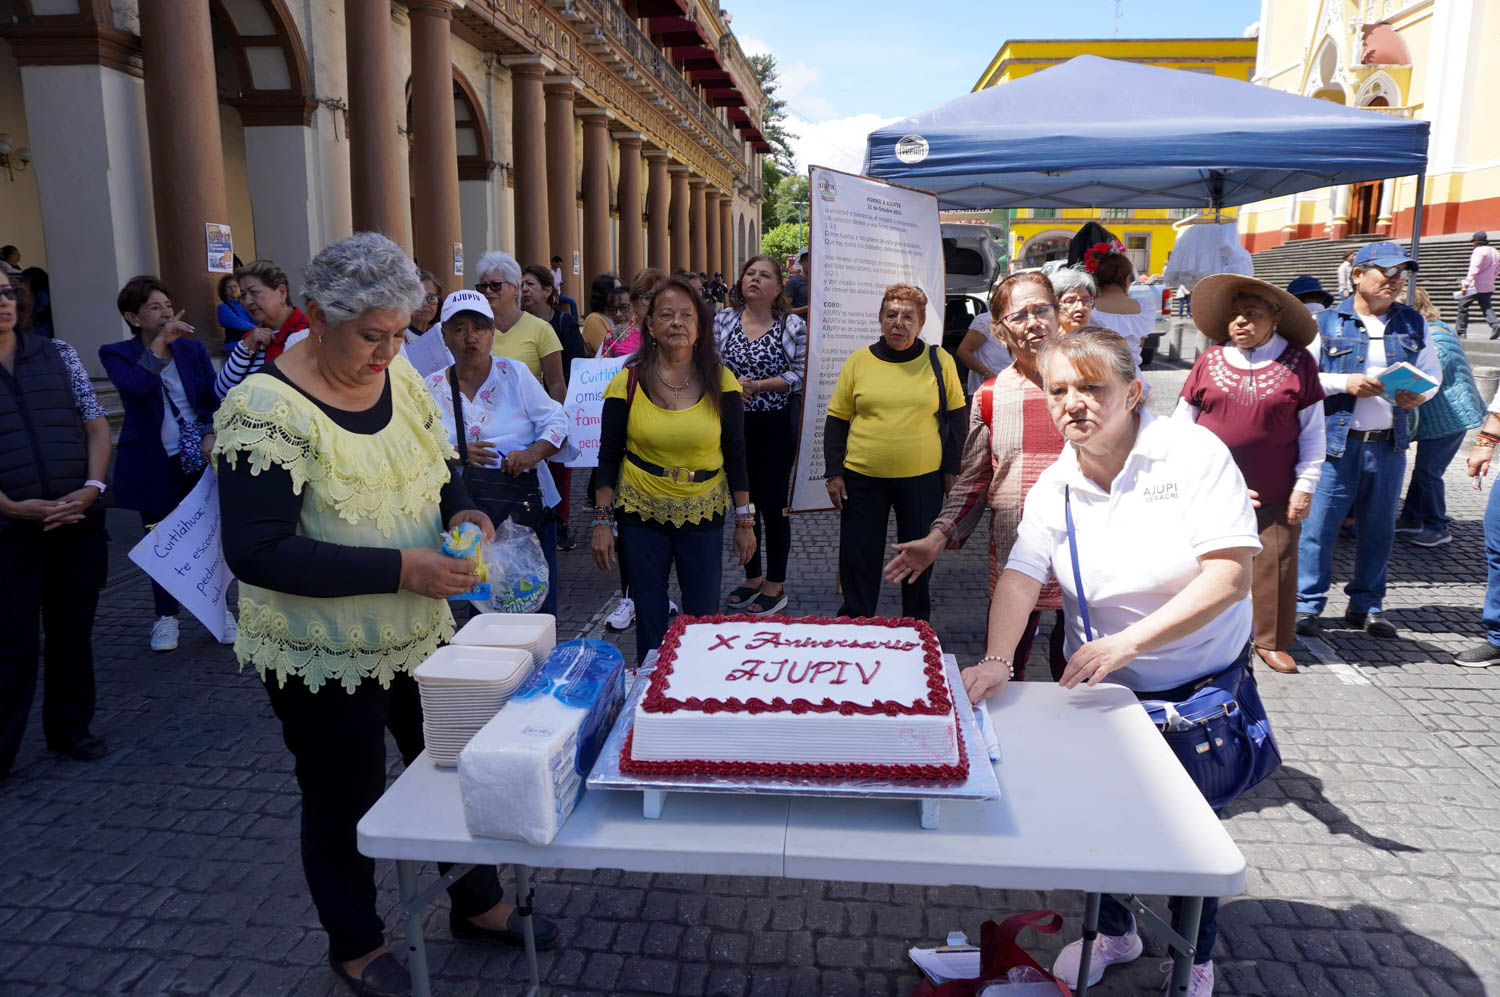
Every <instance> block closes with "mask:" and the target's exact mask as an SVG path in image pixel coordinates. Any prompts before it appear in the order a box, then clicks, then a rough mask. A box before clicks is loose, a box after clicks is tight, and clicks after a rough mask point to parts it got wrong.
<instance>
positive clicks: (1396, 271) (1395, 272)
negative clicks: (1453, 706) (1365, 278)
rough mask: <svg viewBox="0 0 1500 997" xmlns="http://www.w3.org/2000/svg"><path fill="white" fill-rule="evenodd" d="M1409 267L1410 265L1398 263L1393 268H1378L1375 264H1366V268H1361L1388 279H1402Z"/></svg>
mask: <svg viewBox="0 0 1500 997" xmlns="http://www.w3.org/2000/svg"><path fill="white" fill-rule="evenodd" d="M1408 266H1409V264H1406V263H1397V264H1396V265H1395V266H1393V267H1377V266H1375V265H1374V264H1373V263H1366V264H1365V265H1364V266H1362V267H1360V269H1361V270H1375V271H1378V272H1379V273H1381V274H1383V275H1384V276H1386V277H1400V276H1402V275H1404V274H1405V273H1406V268H1407V267H1408Z"/></svg>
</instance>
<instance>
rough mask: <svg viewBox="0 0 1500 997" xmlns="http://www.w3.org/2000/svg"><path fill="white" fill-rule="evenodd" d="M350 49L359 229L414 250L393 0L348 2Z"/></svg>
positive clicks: (353, 190)
mask: <svg viewBox="0 0 1500 997" xmlns="http://www.w3.org/2000/svg"><path fill="white" fill-rule="evenodd" d="M141 6H142V8H146V7H153V6H155V5H154V4H149V3H148V4H142V5H141ZM168 6H170V5H168ZM142 13H143V14H144V9H143V10H142ZM205 16H207V15H205ZM344 51H345V58H346V59H347V60H348V74H349V162H350V165H351V169H350V171H349V194H350V200H351V204H352V208H353V212H354V230H355V231H356V232H384V233H385V234H386V235H388V236H390V237H391V238H392V239H395V240H396V241H397V242H399V243H401V244H402V245H403V246H409V245H410V243H411V237H410V234H409V232H410V230H409V228H408V224H407V216H408V215H409V214H410V213H411V210H410V205H409V204H408V203H407V200H406V197H405V192H404V191H403V190H402V186H401V173H400V161H399V158H398V157H400V156H401V155H402V154H403V152H404V146H405V143H403V142H401V141H400V135H399V134H398V133H397V132H396V120H395V118H394V115H395V113H396V108H397V106H398V104H397V98H396V81H395V79H394V77H392V75H391V65H392V63H393V62H394V57H393V55H392V52H391V5H390V3H389V2H388V0H347V2H346V3H345V4H344ZM211 61H212V52H210V63H211ZM210 68H211V66H210ZM449 113H450V115H451V113H452V112H451V111H450V112H449Z"/></svg>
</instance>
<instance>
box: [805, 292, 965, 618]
mask: <svg viewBox="0 0 1500 997" xmlns="http://www.w3.org/2000/svg"><path fill="white" fill-rule="evenodd" d="M926 316H927V295H925V294H923V293H922V289H921V288H919V287H914V286H912V285H911V284H892V285H891V286H890V287H888V288H886V289H885V297H883V298H882V299H881V301H880V341H879V342H877V343H876V344H875V345H873V346H869V347H866V348H864V349H859V350H855V351H854V352H853V353H851V354H849V359H847V360H845V361H844V367H843V369H842V370H840V371H839V379H838V382H837V383H836V384H834V386H833V397H832V398H831V399H830V400H829V402H828V417H827V419H826V420H824V425H823V461H824V466H825V467H826V468H827V473H828V479H827V481H826V484H827V487H828V497H829V499H830V501H832V503H833V507H834V508H835V509H838V510H840V516H839V581H840V583H841V584H842V585H843V589H844V604H843V606H842V607H840V609H839V614H840V615H841V616H874V615H875V606H876V604H877V603H878V602H879V600H880V570H881V564H882V562H883V561H884V554H885V529H886V523H887V521H888V520H889V519H890V515H891V510H892V509H893V508H894V509H895V510H896V541H897V542H898V543H904V542H905V541H908V540H916V539H919V538H921V537H924V536H926V535H927V531H928V530H930V529H931V528H932V521H933V520H934V519H936V518H937V514H938V512H939V511H941V509H942V507H943V495H944V494H945V493H946V492H947V490H948V489H949V488H950V487H952V485H953V481H954V479H955V478H956V476H957V474H958V467H959V461H960V458H961V457H962V454H961V452H960V448H961V445H962V443H963V440H962V439H961V438H960V436H959V434H960V432H961V429H960V427H961V426H962V425H963V417H962V415H963V413H962V412H961V411H960V410H961V409H962V408H963V407H964V388H963V384H962V383H961V382H960V381H959V379H958V368H957V367H956V366H955V365H954V363H953V358H952V357H951V356H949V355H948V353H947V351H946V350H942V349H939V348H938V347H936V346H928V345H927V344H925V343H923V342H922V341H921V340H920V339H918V338H917V336H918V335H919V334H920V333H921V331H922V323H923V322H924V321H925V320H926ZM931 577H932V568H931V566H930V565H929V566H928V567H927V569H926V570H924V571H923V572H922V573H921V574H919V575H917V576H916V577H915V578H913V579H910V580H908V581H907V582H906V584H905V585H903V586H902V587H901V613H902V615H903V616H910V617H914V618H916V619H919V620H925V619H927V618H929V617H930V616H931V615H932V600H931V599H930V597H929V596H928V591H927V586H928V580H929V579H930V578H931Z"/></svg>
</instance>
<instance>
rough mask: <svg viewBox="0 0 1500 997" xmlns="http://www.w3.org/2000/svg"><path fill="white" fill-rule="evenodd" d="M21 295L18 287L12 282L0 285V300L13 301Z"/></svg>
mask: <svg viewBox="0 0 1500 997" xmlns="http://www.w3.org/2000/svg"><path fill="white" fill-rule="evenodd" d="M20 296H21V290H20V288H18V287H16V286H14V285H13V284H7V285H5V286H4V287H0V301H14V300H16V299H17V298H19V297H20Z"/></svg>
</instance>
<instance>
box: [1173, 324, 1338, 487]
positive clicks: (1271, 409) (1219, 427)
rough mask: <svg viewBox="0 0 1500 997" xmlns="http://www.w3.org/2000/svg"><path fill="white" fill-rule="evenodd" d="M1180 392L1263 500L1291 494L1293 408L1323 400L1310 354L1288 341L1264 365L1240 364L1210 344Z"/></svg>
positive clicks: (1296, 431)
mask: <svg viewBox="0 0 1500 997" xmlns="http://www.w3.org/2000/svg"><path fill="white" fill-rule="evenodd" d="M1182 397H1183V398H1185V399H1187V400H1188V402H1190V403H1191V404H1193V405H1196V406H1197V407H1198V409H1199V412H1198V425H1200V426H1202V427H1203V428H1204V429H1207V430H1209V431H1210V432H1212V433H1213V434H1214V435H1215V436H1217V437H1218V438H1219V439H1220V440H1222V441H1224V445H1225V446H1227V447H1228V448H1229V452H1230V453H1231V454H1233V455H1234V462H1235V463H1236V464H1237V465H1239V469H1240V473H1241V474H1243V475H1244V476H1245V484H1246V485H1247V486H1248V487H1249V488H1251V489H1252V490H1254V491H1256V492H1259V493H1260V502H1261V504H1262V505H1281V504H1282V503H1284V502H1286V501H1287V500H1288V499H1289V498H1291V495H1292V486H1293V485H1294V484H1296V481H1297V475H1296V469H1297V458H1298V456H1299V453H1298V445H1297V440H1298V437H1299V436H1300V435H1301V433H1302V423H1301V421H1300V419H1299V418H1298V413H1300V412H1301V411H1302V410H1303V409H1305V408H1306V407H1307V406H1309V405H1313V404H1316V403H1317V402H1320V401H1322V400H1323V388H1322V386H1321V385H1320V384H1318V365H1317V363H1316V362H1315V361H1314V360H1313V358H1312V355H1311V354H1309V353H1308V352H1307V351H1306V350H1305V349H1303V348H1302V347H1300V346H1292V345H1291V344H1287V348H1286V349H1285V350H1283V351H1282V352H1281V355H1280V356H1279V357H1277V358H1276V359H1275V360H1273V361H1271V362H1270V363H1269V364H1267V365H1266V366H1264V367H1261V368H1260V369H1259V370H1242V369H1240V368H1239V367H1235V366H1233V365H1231V364H1230V363H1229V361H1227V360H1226V359H1224V347H1223V346H1215V347H1213V348H1212V349H1210V350H1209V351H1208V352H1207V353H1205V354H1203V355H1202V356H1200V357H1199V358H1198V362H1197V363H1195V364H1193V369H1192V372H1191V373H1189V374H1188V378H1187V382H1186V383H1185V384H1183V386H1182Z"/></svg>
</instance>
